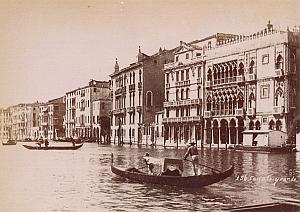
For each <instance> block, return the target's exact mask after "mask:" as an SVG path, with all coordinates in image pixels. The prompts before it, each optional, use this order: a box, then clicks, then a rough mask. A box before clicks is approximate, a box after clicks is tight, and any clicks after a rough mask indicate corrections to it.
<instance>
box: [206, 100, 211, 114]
mask: <svg viewBox="0 0 300 212" xmlns="http://www.w3.org/2000/svg"><path fill="white" fill-rule="evenodd" d="M206 110H208V111H210V110H211V97H210V96H209V97H207V103H206Z"/></svg>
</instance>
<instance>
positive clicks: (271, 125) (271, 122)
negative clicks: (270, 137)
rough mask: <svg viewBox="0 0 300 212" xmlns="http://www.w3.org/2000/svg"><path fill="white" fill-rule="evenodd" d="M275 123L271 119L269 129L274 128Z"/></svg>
mask: <svg viewBox="0 0 300 212" xmlns="http://www.w3.org/2000/svg"><path fill="white" fill-rule="evenodd" d="M274 126H275V123H274V121H273V120H271V121H270V122H269V130H274Z"/></svg>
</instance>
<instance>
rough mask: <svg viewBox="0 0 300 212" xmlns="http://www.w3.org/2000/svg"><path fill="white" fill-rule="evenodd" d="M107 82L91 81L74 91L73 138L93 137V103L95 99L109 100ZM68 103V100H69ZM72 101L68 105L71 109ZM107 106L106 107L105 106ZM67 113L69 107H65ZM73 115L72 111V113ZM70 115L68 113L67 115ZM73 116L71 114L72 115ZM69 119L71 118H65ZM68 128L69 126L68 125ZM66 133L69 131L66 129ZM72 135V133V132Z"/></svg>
mask: <svg viewBox="0 0 300 212" xmlns="http://www.w3.org/2000/svg"><path fill="white" fill-rule="evenodd" d="M109 95H110V87H109V82H106V81H97V80H91V81H90V82H89V84H88V85H87V86H85V87H82V88H79V89H77V90H76V91H75V107H76V108H75V136H76V137H81V138H83V137H84V138H92V137H93V101H94V100H97V99H102V98H103V99H110V97H109ZM69 101H70V99H69ZM72 101H73V100H71V104H70V102H69V103H68V106H71V108H72V109H73V106H74V105H73V102H72ZM106 106H107V105H106ZM72 109H71V111H72ZM67 111H70V110H69V107H67ZM72 113H73V111H72ZM69 114H70V113H69ZM72 115H73V114H72ZM67 117H68V119H67V120H66V121H67V122H68V121H69V120H70V119H69V118H71V119H72V118H74V117H73V116H71V117H70V116H67ZM69 126H70V125H69ZM67 131H69V132H70V130H69V129H68V128H67ZM72 133H73V132H72Z"/></svg>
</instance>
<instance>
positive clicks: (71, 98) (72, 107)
mask: <svg viewBox="0 0 300 212" xmlns="http://www.w3.org/2000/svg"><path fill="white" fill-rule="evenodd" d="M76 91H77V90H73V91H69V92H67V93H66V95H65V99H66V114H65V116H64V126H65V133H66V135H65V136H66V137H67V138H71V137H72V138H74V137H75V135H76V130H75V120H76Z"/></svg>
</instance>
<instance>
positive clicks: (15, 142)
mask: <svg viewBox="0 0 300 212" xmlns="http://www.w3.org/2000/svg"><path fill="white" fill-rule="evenodd" d="M16 144H17V141H15V140H8V141H7V142H2V145H3V146H9V145H16Z"/></svg>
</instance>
